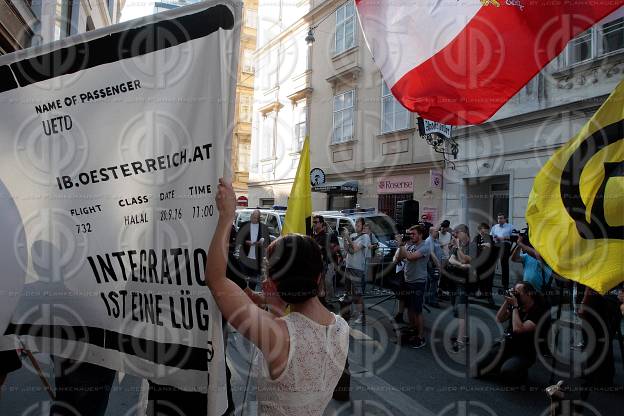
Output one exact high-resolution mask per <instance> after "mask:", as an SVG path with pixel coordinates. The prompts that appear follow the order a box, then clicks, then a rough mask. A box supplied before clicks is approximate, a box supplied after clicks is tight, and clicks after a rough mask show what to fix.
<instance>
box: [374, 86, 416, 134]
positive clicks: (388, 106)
mask: <svg viewBox="0 0 624 416" xmlns="http://www.w3.org/2000/svg"><path fill="white" fill-rule="evenodd" d="M408 126H409V112H408V111H407V109H406V108H405V107H403V106H402V105H401V104H400V103H399V102H398V101H397V100H396V98H394V96H393V95H392V92H390V88H388V86H387V85H386V83H385V82H383V81H382V83H381V132H382V133H388V132H391V131H397V130H403V129H406V128H407V127H408Z"/></svg>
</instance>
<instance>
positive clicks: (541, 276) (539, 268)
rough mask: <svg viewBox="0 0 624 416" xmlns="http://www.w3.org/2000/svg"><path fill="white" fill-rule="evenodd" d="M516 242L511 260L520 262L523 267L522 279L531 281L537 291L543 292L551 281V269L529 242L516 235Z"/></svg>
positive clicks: (548, 287)
mask: <svg viewBox="0 0 624 416" xmlns="http://www.w3.org/2000/svg"><path fill="white" fill-rule="evenodd" d="M517 244H518V245H517V246H516V248H515V249H514V251H513V254H512V256H511V260H512V261H515V262H517V263H522V267H523V268H524V271H523V273H522V280H523V281H524V282H529V283H531V285H533V287H534V288H535V290H537V291H538V292H540V293H545V292H546V291H548V290H549V289H550V284H551V283H552V274H553V271H552V269H551V268H550V267H549V266H548V265H547V264H546V263H544V261H542V258H541V257H540V255H539V253H538V252H537V250H535V249H534V248H533V246H532V245H531V243H530V242H528V241H524V240H523V238H522V237H518V243H517Z"/></svg>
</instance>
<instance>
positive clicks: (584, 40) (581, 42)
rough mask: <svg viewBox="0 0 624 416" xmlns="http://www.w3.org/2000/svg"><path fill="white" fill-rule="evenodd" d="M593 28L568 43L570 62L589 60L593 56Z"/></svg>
mask: <svg viewBox="0 0 624 416" xmlns="http://www.w3.org/2000/svg"><path fill="white" fill-rule="evenodd" d="M593 55H594V54H593V47H592V30H591V29H589V30H586V31H585V32H583V33H581V34H580V35H578V36H577V37H575V38H574V39H572V40H571V41H570V43H569V44H568V63H569V64H570V65H572V64H577V63H579V62H584V61H587V60H588V59H591V58H592V57H593Z"/></svg>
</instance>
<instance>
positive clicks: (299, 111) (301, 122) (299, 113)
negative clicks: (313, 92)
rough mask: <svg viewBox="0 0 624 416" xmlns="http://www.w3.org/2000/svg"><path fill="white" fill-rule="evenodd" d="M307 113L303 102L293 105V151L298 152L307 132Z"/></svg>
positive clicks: (301, 147)
mask: <svg viewBox="0 0 624 416" xmlns="http://www.w3.org/2000/svg"><path fill="white" fill-rule="evenodd" d="M307 113H308V107H307V105H306V104H305V103H300V104H299V105H297V107H295V111H294V114H295V122H294V126H295V132H294V134H293V138H294V140H293V151H295V152H300V151H301V149H303V141H304V140H305V136H306V134H308V123H307V121H306V119H307Z"/></svg>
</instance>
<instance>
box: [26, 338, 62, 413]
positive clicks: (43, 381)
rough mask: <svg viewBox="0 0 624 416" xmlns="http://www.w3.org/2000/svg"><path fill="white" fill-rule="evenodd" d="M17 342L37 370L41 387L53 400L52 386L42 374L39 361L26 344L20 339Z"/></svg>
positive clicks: (54, 397) (54, 398)
mask: <svg viewBox="0 0 624 416" xmlns="http://www.w3.org/2000/svg"><path fill="white" fill-rule="evenodd" d="M19 342H20V344H21V346H22V351H23V353H24V354H25V355H26V357H28V359H29V360H30V363H31V364H32V366H33V367H34V368H35V370H36V371H37V375H38V376H39V380H41V384H43V387H44V388H45V390H46V391H47V392H48V396H50V399H52V400H53V401H54V400H56V395H55V394H54V390H53V389H52V386H51V385H50V382H49V381H48V379H47V378H46V376H45V374H43V371H42V370H41V366H40V365H39V362H38V361H37V359H36V358H35V356H34V355H33V353H32V352H30V350H28V349H27V348H26V346H25V345H24V343H23V342H22V340H21V339H20V340H19Z"/></svg>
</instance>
